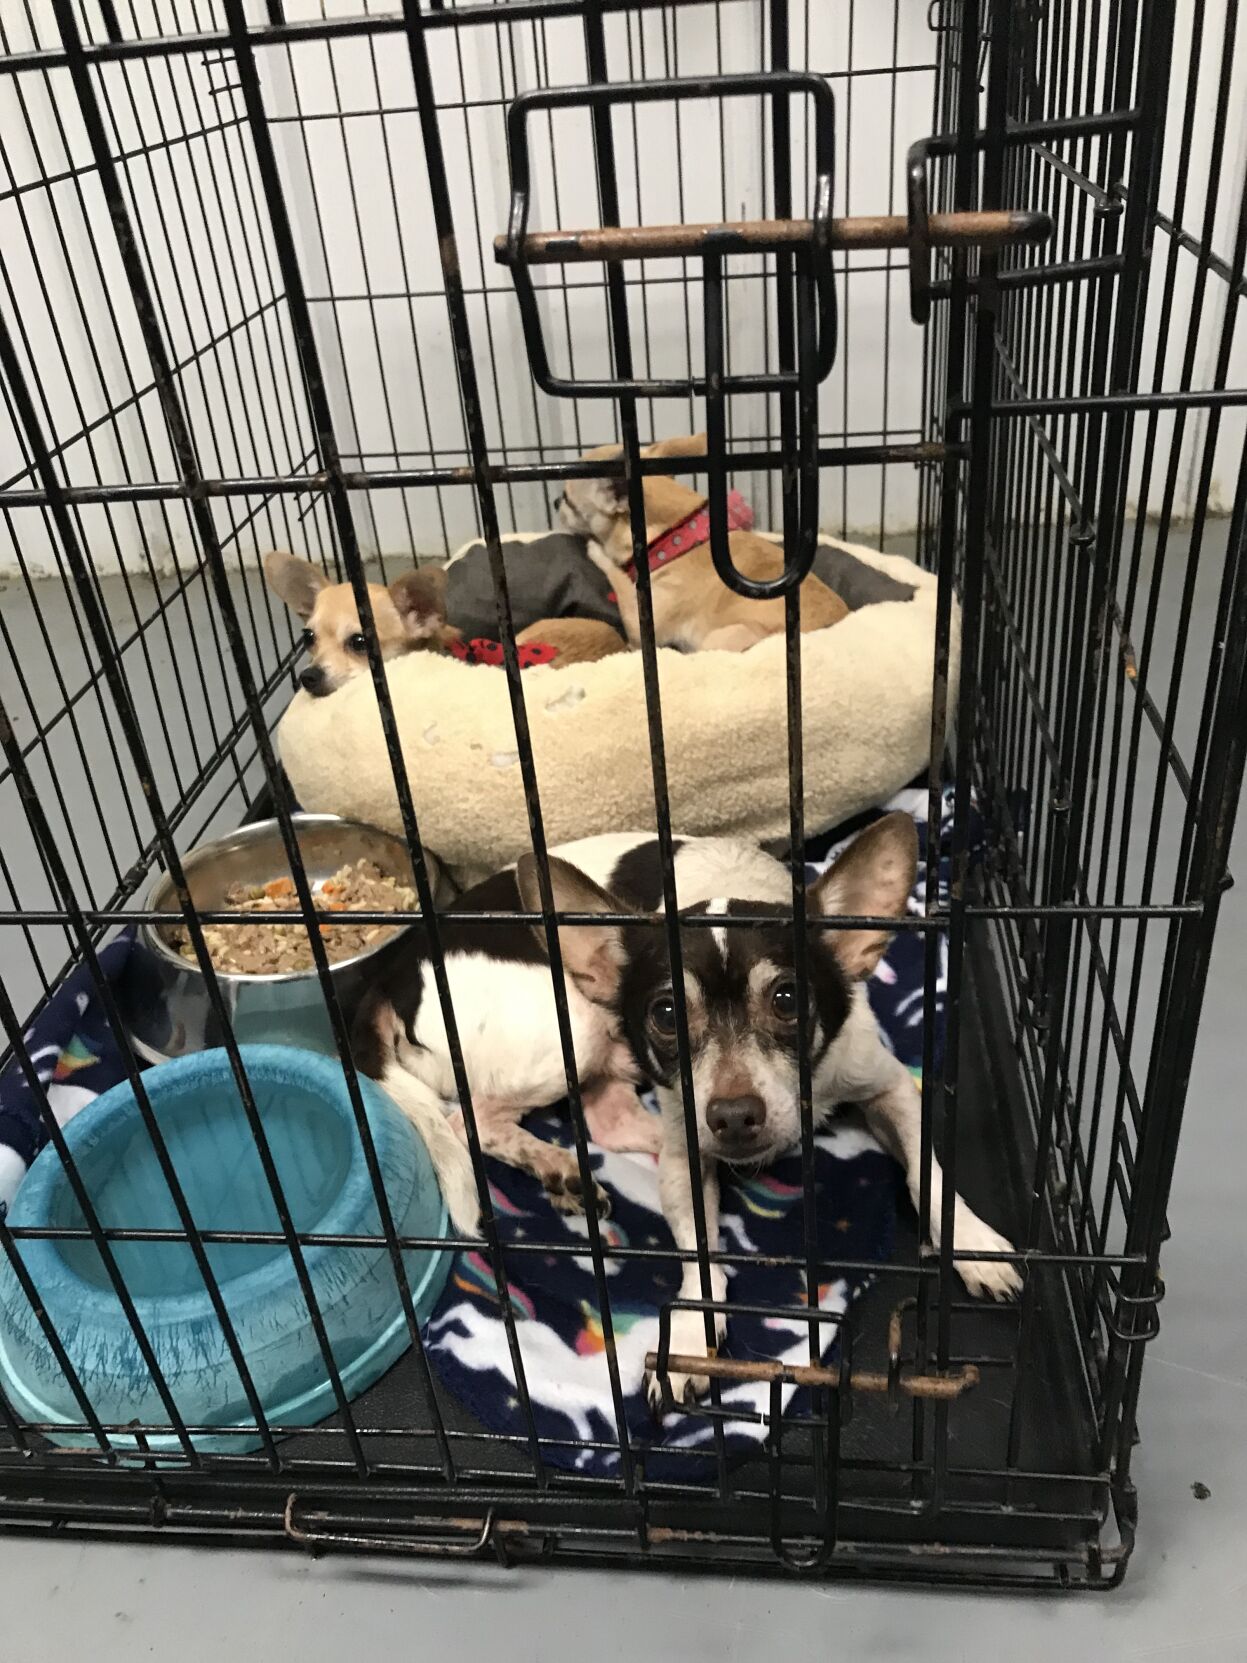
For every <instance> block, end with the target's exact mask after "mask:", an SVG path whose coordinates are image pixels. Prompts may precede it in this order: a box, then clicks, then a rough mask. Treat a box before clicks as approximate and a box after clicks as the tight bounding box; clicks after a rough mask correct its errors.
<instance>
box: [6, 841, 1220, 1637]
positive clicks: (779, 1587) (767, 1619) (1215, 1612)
mask: <svg viewBox="0 0 1247 1663" xmlns="http://www.w3.org/2000/svg"><path fill="white" fill-rule="evenodd" d="M1236 853H1237V861H1236V865H1237V867H1238V868H1239V870H1240V871H1243V870H1247V819H1245V821H1244V823H1243V825H1242V826H1241V828H1240V835H1239V837H1238V840H1237V849H1236ZM1222 919H1223V921H1222V928H1221V934H1220V938H1219V942H1218V949H1217V957H1216V967H1215V973H1214V976H1213V979H1212V982H1211V984H1210V987H1209V993H1208V998H1207V1003H1206V1007H1205V1014H1204V1023H1203V1037H1202V1044H1201V1048H1200V1053H1199V1057H1198V1062H1197V1067H1196V1072H1195V1076H1194V1079H1193V1081H1192V1087H1191V1095H1190V1101H1189V1107H1188V1113H1187V1121H1186V1126H1185V1130H1184V1137H1183V1150H1182V1155H1181V1159H1180V1162H1179V1166H1178V1173H1177V1179H1176V1185H1175V1190H1174V1196H1173V1204H1172V1208H1171V1215H1170V1216H1171V1221H1172V1225H1173V1241H1172V1243H1171V1245H1170V1246H1169V1248H1168V1249H1167V1252H1166V1258H1165V1263H1164V1267H1163V1268H1164V1274H1165V1279H1166V1285H1167V1297H1166V1299H1165V1303H1164V1306H1163V1309H1162V1315H1163V1325H1162V1328H1161V1332H1160V1335H1159V1337H1158V1338H1157V1339H1156V1340H1155V1341H1154V1343H1153V1344H1152V1346H1151V1347H1150V1352H1149V1357H1148V1363H1147V1369H1146V1371H1145V1382H1144V1394H1143V1406H1142V1417H1141V1418H1142V1444H1141V1447H1140V1449H1139V1451H1138V1454H1137V1460H1136V1464H1135V1474H1136V1478H1137V1482H1138V1485H1139V1490H1140V1497H1141V1520H1140V1532H1139V1542H1138V1547H1137V1550H1136V1554H1135V1558H1134V1561H1133V1564H1132V1566H1131V1570H1130V1575H1129V1578H1128V1580H1127V1582H1126V1585H1125V1587H1124V1588H1123V1589H1122V1590H1121V1591H1120V1592H1118V1593H1116V1594H1114V1595H1110V1596H1106V1597H1103V1598H1097V1597H1085V1596H1084V1597H1076V1596H1069V1597H1064V1598H1062V1597H1048V1598H1032V1599H1027V1598H1021V1597H1018V1596H1009V1597H997V1596H984V1595H978V1596H964V1597H963V1596H954V1595H945V1594H939V1593H931V1592H917V1591H915V1592H907V1591H904V1592H902V1591H896V1590H889V1589H881V1590H873V1589H859V1588H846V1587H843V1586H838V1585H831V1586H827V1587H809V1586H804V1585H788V1584H784V1583H780V1582H747V1581H744V1580H741V1579H727V1578H724V1579H722V1580H709V1579H704V1578H702V1579H697V1580H683V1579H681V1578H678V1577H672V1576H665V1577H658V1576H654V1577H645V1578H642V1577H640V1576H638V1575H623V1574H618V1575H610V1576H607V1575H602V1574H597V1573H590V1572H561V1573H560V1572H550V1571H537V1570H514V1571H510V1572H503V1571H500V1570H496V1569H492V1568H475V1567H464V1566H453V1567H447V1566H441V1565H427V1564H422V1563H420V1562H412V1563H402V1562H396V1561H392V1560H386V1561H367V1560H347V1559H323V1560H320V1561H310V1560H308V1559H305V1558H303V1557H300V1556H298V1555H297V1554H294V1553H290V1554H284V1553H268V1554H247V1555H241V1554H233V1553H224V1552H208V1551H204V1550H183V1549H177V1548H172V1547H167V1548H164V1549H155V1548H150V1549H149V1548H143V1549H136V1548H127V1547H116V1546H110V1545H107V1544H104V1543H91V1544H88V1545H78V1544H75V1543H71V1542H66V1541H56V1542H49V1541H19V1540H9V1539H6V1540H5V1541H4V1543H3V1546H2V1547H0V1586H2V1587H3V1589H4V1591H5V1595H6V1598H5V1604H4V1615H3V1617H2V1618H0V1636H2V1639H0V1651H2V1653H3V1656H4V1657H5V1658H6V1659H12V1660H13V1663H45V1660H46V1663H64V1660H66V1659H70V1658H74V1657H76V1656H78V1655H86V1656H89V1657H90V1658H91V1659H92V1660H93V1663H108V1660H110V1659H114V1658H116V1659H123V1658H125V1659H132V1658H141V1657H156V1658H166V1657H167V1658H176V1659H177V1660H178V1663H198V1660H200V1659H204V1660H206V1659H217V1658H223V1659H230V1660H231V1663H236V1660H241V1663H249V1660H250V1659H253V1658H260V1657H270V1656H271V1657H274V1658H281V1659H284V1658H297V1659H299V1660H300V1663H320V1660H325V1663H338V1660H340V1659H343V1658H347V1657H351V1658H372V1657H376V1656H385V1655H386V1654H391V1655H396V1656H407V1655H411V1654H412V1653H417V1652H418V1654H419V1655H421V1656H422V1657H430V1656H438V1655H439V1654H445V1655H447V1656H449V1657H451V1658H461V1657H462V1658H477V1657H484V1656H486V1655H490V1654H493V1653H497V1654H498V1655H500V1656H502V1657H504V1658H506V1659H508V1660H513V1663H525V1660H527V1659H530V1658H533V1659H536V1658H541V1659H542V1660H543V1663H558V1660H559V1659H562V1658H568V1659H570V1658H572V1657H584V1658H589V1659H592V1660H593V1663H604V1660H608V1659H612V1658H634V1657H635V1658H641V1657H653V1658H664V1659H665V1658H679V1659H681V1660H688V1663H694V1660H696V1659H700V1658H713V1659H715V1660H716V1663H719V1660H729V1659H752V1658H762V1657H772V1656H786V1657H793V1658H801V1657H804V1656H806V1655H809V1654H811V1653H824V1654H825V1653H826V1652H828V1651H830V1650H831V1649H832V1648H835V1649H836V1651H838V1652H840V1653H843V1652H844V1651H845V1650H846V1648H852V1650H853V1652H854V1653H855V1654H856V1655H860V1656H863V1657H871V1658H881V1659H888V1660H901V1659H908V1658H914V1659H917V1658H922V1659H924V1660H925V1663H944V1660H953V1659H963V1658H964V1659H976V1660H977V1659H979V1658H983V1657H994V1656H995V1655H997V1654H999V1653H1002V1652H1003V1653H1005V1654H1006V1656H1007V1658H1008V1660H1009V1663H1031V1660H1032V1659H1035V1660H1038V1659H1043V1660H1044V1663H1049V1660H1050V1659H1052V1658H1053V1657H1054V1656H1056V1657H1061V1656H1064V1657H1065V1658H1068V1659H1069V1660H1070V1663H1082V1660H1083V1659H1096V1660H1105V1663H1113V1660H1116V1659H1126V1658H1130V1659H1136V1658H1149V1657H1157V1658H1164V1657H1180V1656H1183V1655H1189V1656H1191V1657H1196V1658H1199V1659H1200V1660H1201V1663H1222V1660H1225V1663H1229V1660H1239V1659H1245V1658H1247V1438H1245V1437H1244V1431H1243V1426H1244V1421H1247V1324H1245V1323H1244V1320H1243V1314H1242V1307H1241V1303H1240V1294H1239V1286H1240V1284H1239V1280H1238V1279H1239V1277H1240V1276H1241V1266H1242V1262H1243V1241H1244V1231H1243V1217H1244V1213H1243V1206H1242V1197H1243V1195H1244V1194H1245V1193H1247V1131H1244V1129H1243V1126H1242V1124H1241V1121H1240V1118H1239V1117H1240V1115H1241V1113H1242V1105H1243V1101H1244V1095H1243V1086H1242V1077H1243V1076H1242V1061H1241V1059H1242V1038H1241V1036H1242V1032H1243V1018H1242V993H1241V989H1242V987H1243V986H1244V985H1247V895H1245V894H1244V893H1243V892H1242V891H1234V892H1232V893H1231V894H1230V895H1229V896H1228V897H1227V898H1226V902H1225V905H1224V909H1223V915H1222ZM1197 1486H1198V1487H1200V1493H1201V1494H1202V1493H1203V1489H1205V1488H1206V1490H1207V1491H1208V1494H1207V1496H1206V1498H1205V1499H1198V1497H1197V1494H1196V1487H1197Z"/></svg>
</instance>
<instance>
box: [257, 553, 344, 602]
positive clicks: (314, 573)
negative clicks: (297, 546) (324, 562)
mask: <svg viewBox="0 0 1247 1663" xmlns="http://www.w3.org/2000/svg"><path fill="white" fill-rule="evenodd" d="M264 581H265V582H266V583H267V584H268V586H269V588H270V589H271V590H272V591H273V593H274V594H275V595H276V596H277V598H278V600H282V601H285V603H286V605H287V606H288V607H289V608H290V610H291V611H292V612H293V613H294V614H295V615H296V616H297V617H300V618H304V619H307V618H310V617H311V616H312V608H313V607H314V606H315V605H316V597H317V595H319V594H320V592H321V590H322V589H324V588H326V587H327V586H328V583H329V579H328V578H327V577H326V576H325V574H324V572H322V571H321V570H320V568H319V567H318V566H313V565H312V562H311V561H310V560H301V559H300V558H299V556H298V555H297V554H287V553H286V551H285V550H284V549H270V550H269V552H268V553H267V554H266V555H265V556H264Z"/></svg>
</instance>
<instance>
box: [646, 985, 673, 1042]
mask: <svg viewBox="0 0 1247 1663" xmlns="http://www.w3.org/2000/svg"><path fill="white" fill-rule="evenodd" d="M649 1019H650V1025H651V1026H652V1027H653V1029H654V1031H655V1032H656V1033H660V1034H674V1033H675V1000H674V999H673V998H672V997H671V995H670V994H669V993H660V994H659V995H658V997H657V999H654V1000H652V1001H651V1003H650V1007H649Z"/></svg>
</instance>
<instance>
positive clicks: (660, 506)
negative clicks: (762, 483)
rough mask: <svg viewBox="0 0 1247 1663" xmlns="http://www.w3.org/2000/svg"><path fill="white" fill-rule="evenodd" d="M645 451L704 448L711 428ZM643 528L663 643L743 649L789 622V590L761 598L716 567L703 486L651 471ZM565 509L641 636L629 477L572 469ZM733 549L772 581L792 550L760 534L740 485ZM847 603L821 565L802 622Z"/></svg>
mask: <svg viewBox="0 0 1247 1663" xmlns="http://www.w3.org/2000/svg"><path fill="white" fill-rule="evenodd" d="M621 448H622V447H621V446H619V445H602V446H600V447H599V448H598V449H596V450H591V451H588V452H587V453H586V455H585V458H584V460H585V461H594V462H597V461H605V460H607V459H608V458H612V457H616V456H618V455H619V454H620V452H621ZM641 454H642V456H655V457H657V456H669V457H677V456H704V455H705V454H706V435H705V434H704V433H694V434H691V435H690V436H688V437H687V438H679V439H660V440H658V442H657V443H656V444H652V445H649V446H648V447H647V448H646V449H645V450H643V451H642V452H641ZM644 494H645V536H646V542H647V543H648V551H647V554H648V559H649V568H650V582H651V584H652V594H653V604H654V639H655V642H656V643H657V645H658V646H660V647H682V648H684V649H685V651H688V652H694V651H698V650H701V649H708V648H718V649H719V650H721V651H726V652H744V651H746V649H748V648H749V647H752V646H753V645H754V644H755V642H757V641H761V640H762V639H763V638H764V637H765V636H768V635H779V634H782V633H783V629H784V605H785V603H784V599H783V597H782V596H779V597H777V598H775V599H772V600H755V599H752V598H750V597H749V596H748V595H738V594H737V593H736V591H735V590H734V589H729V588H728V586H727V584H726V583H724V581H723V579H722V578H721V577H720V576H719V574H718V572H717V571H716V570H715V567H714V561H713V559H712V557H711V553H710V513H709V509H708V508H707V506H706V503H707V499H706V497H705V496H704V495H703V494H702V493H701V492H699V491H695V490H693V489H692V487H691V486H689V485H684V484H682V483H681V482H680V481H679V480H676V479H668V478H666V477H665V476H664V475H648V476H647V477H646V478H645V480H644ZM559 516H560V518H561V520H562V522H563V524H564V526H565V527H566V528H567V530H568V531H571V532H575V533H576V534H577V535H578V536H581V537H583V538H585V540H586V545H587V552H588V554H589V557H590V559H591V560H593V561H594V563H595V564H596V565H597V566H598V567H599V568H600V569H601V570H602V571H603V572H604V573H605V575H606V576H607V578H609V580H610V582H611V584H612V586H613V588H614V592H615V595H616V597H617V599H618V602H619V612H620V616H621V617H622V619H623V623H624V629H625V630H626V632H627V636H628V640H629V641H630V642H631V644H632V645H633V646H634V647H635V646H639V645H640V640H641V625H640V617H639V611H638V607H637V595H636V578H635V575H634V573H633V565H632V525H631V520H630V518H629V514H628V487H627V483H626V481H624V480H622V479H569V480H567V481H565V483H564V485H563V496H562V499H561V501H560V504H559ZM728 524H729V526H730V527H731V529H730V531H729V534H728V550H729V552H730V554H731V559H732V563H733V565H734V566H735V567H736V570H737V571H738V572H740V573H741V574H742V576H744V577H748V578H753V579H755V580H759V581H765V580H767V579H770V578H776V577H779V576H780V574H781V573H782V571H783V569H784V556H783V553H782V551H781V549H780V548H779V546H778V545H777V544H776V543H774V542H772V541H771V539H770V538H767V537H762V536H759V535H757V534H756V533H755V532H754V531H753V529H752V527H753V515H752V513H751V512H750V510H749V508H748V506H747V505H746V504H745V503H744V501H743V499H742V498H740V497H739V496H738V495H737V493H736V492H734V491H733V492H732V493H731V494H730V495H729V498H728ZM848 611H849V608H848V607H847V606H846V605H845V603H844V601H843V600H842V599H841V598H840V596H839V595H838V594H836V592H835V591H834V590H833V589H831V588H829V587H828V585H827V584H826V583H824V582H823V581H822V580H821V579H820V578H819V577H818V576H816V575H815V574H814V573H813V572H811V573H810V575H809V576H808V577H806V578H805V580H804V581H803V582H802V584H801V628H802V630H803V631H805V630H814V629H827V628H828V627H829V626H830V625H832V624H838V623H839V622H840V620H841V619H842V618H844V617H847V615H848Z"/></svg>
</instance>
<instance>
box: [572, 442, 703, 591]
mask: <svg viewBox="0 0 1247 1663" xmlns="http://www.w3.org/2000/svg"><path fill="white" fill-rule="evenodd" d="M622 450H623V447H622V445H599V446H597V448H596V449H594V450H589V451H586V452H585V454H584V457H583V460H584V461H586V462H605V461H610V460H612V459H613V458H614V457H617V456H619V455H620V454H621V453H622ZM705 454H706V435H705V434H704V433H690V434H688V435H686V436H683V437H680V438H674V439H658V440H656V441H655V442H654V443H653V444H652V445H646V446H645V447H644V449H643V450H642V451H641V455H642V456H655V457H662V456H669V457H672V458H674V457H677V456H704V455H705ZM642 490H643V494H644V497H645V535H646V539H647V541H649V542H651V543H652V542H653V541H654V540H655V538H657V537H661V536H662V534H663V532H664V531H667V530H668V529H669V528H670V527H671V526H673V525H676V524H678V523H679V521H680V520H684V519H687V518H688V516H689V515H690V514H696V513H697V512H698V510H699V509H701V508H703V507H705V503H706V498H705V496H704V495H703V493H702V492H700V491H695V490H693V488H692V486H690V485H684V484H682V483H681V482H680V481H679V480H677V479H668V478H667V477H666V476H665V475H662V474H652V475H649V476H648V477H647V478H646V479H645V481H644V483H643V487H642ZM559 518H560V519H561V520H562V522H563V525H564V526H565V527H566V528H567V530H568V531H571V532H574V533H576V534H577V535H578V536H581V537H590V538H592V539H593V541H594V542H595V543H600V544H601V545H602V547H603V548H604V549H605V550H606V552H607V553H608V554H609V555H610V556H611V558H612V559H613V560H615V562H616V563H617V564H619V565H623V564H624V563H625V562H626V561H628V560H629V559H630V558H631V555H632V533H631V529H630V526H629V522H628V485H627V481H626V480H623V479H568V480H565V481H564V484H563V497H562V501H561V502H560V504H559Z"/></svg>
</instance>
